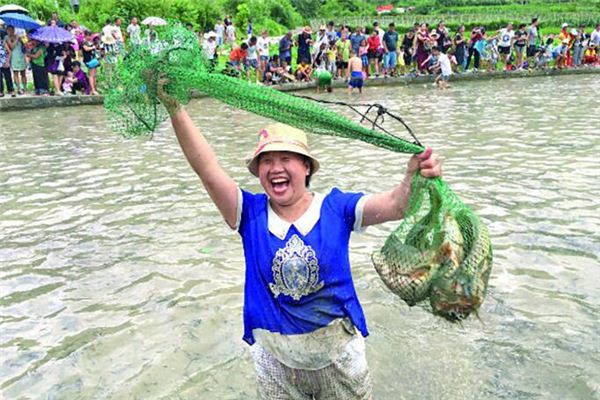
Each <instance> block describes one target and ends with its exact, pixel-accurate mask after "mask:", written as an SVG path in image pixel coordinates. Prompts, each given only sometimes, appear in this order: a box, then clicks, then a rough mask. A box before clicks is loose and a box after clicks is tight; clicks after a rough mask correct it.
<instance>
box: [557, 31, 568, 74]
mask: <svg viewBox="0 0 600 400" xmlns="http://www.w3.org/2000/svg"><path fill="white" fill-rule="evenodd" d="M558 40H560V42H561V46H562V42H563V41H565V40H567V41H568V42H569V43H570V42H571V35H570V34H569V24H567V23H566V22H565V23H563V24H562V28H561V30H560V33H559V34H558ZM561 48H562V47H561ZM565 57H566V59H565V63H566V64H565V65H564V66H565V67H566V66H570V65H571V49H569V48H567V53H566V54H565Z"/></svg>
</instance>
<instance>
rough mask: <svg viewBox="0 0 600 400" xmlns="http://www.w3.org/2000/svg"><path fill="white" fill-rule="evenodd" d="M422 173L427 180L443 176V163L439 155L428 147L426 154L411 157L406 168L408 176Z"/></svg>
mask: <svg viewBox="0 0 600 400" xmlns="http://www.w3.org/2000/svg"><path fill="white" fill-rule="evenodd" d="M419 170H420V171H421V175H423V176H424V177H425V178H435V177H436V176H442V162H441V161H440V159H439V158H438V156H437V154H435V153H434V152H433V150H432V149H431V147H427V148H426V149H425V151H424V152H422V153H419V154H415V155H413V156H412V157H411V159H410V161H409V162H408V166H407V168H406V173H407V174H408V175H414V173H415V172H417V171H419Z"/></svg>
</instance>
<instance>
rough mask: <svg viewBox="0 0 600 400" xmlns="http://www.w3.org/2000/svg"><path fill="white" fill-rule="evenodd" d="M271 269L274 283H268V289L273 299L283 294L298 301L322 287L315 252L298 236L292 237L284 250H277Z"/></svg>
mask: <svg viewBox="0 0 600 400" xmlns="http://www.w3.org/2000/svg"><path fill="white" fill-rule="evenodd" d="M271 269H272V271H273V280H275V283H269V287H270V288H271V291H272V292H273V294H274V295H275V297H277V296H279V294H285V295H288V296H291V297H292V298H293V299H294V300H300V298H301V297H302V296H306V295H308V294H311V293H314V292H316V291H318V290H319V289H321V288H322V287H323V285H324V283H323V281H321V282H318V281H319V261H318V260H317V256H316V255H315V251H314V250H313V249H312V248H311V247H310V246H307V245H305V244H304V242H303V241H302V239H300V238H299V237H298V235H293V236H292V237H291V238H290V240H288V242H287V243H286V244H285V247H284V248H282V249H279V250H277V253H275V257H274V258H273V267H272V268H271ZM317 282H318V283H317Z"/></svg>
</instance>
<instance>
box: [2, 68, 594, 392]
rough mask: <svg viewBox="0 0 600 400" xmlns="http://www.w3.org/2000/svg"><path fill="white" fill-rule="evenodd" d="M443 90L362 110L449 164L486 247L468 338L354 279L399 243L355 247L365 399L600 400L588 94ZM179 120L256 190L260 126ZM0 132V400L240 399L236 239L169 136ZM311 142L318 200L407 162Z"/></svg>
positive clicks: (80, 112) (62, 129)
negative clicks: (366, 370) (489, 260)
mask: <svg viewBox="0 0 600 400" xmlns="http://www.w3.org/2000/svg"><path fill="white" fill-rule="evenodd" d="M453 86H454V87H453V88H452V89H451V90H450V91H448V92H446V93H440V92H438V91H437V90H434V89H433V88H432V87H431V86H427V87H423V86H409V87H388V88H367V90H366V92H365V94H364V95H363V97H362V100H363V101H380V102H383V103H385V104H386V105H388V106H389V107H390V108H391V109H393V110H395V111H398V112H399V113H400V114H401V115H403V116H404V117H405V118H406V120H407V121H408V122H409V123H410V124H411V126H412V127H413V128H414V130H415V131H416V132H418V133H419V138H420V139H421V141H423V142H424V143H426V144H428V145H430V146H432V147H434V148H435V149H437V151H438V152H439V153H440V155H441V156H442V157H443V158H444V159H445V165H444V167H445V179H446V180H447V181H448V182H449V184H450V186H451V187H452V188H453V189H454V190H455V191H456V192H457V193H459V195H460V196H461V198H462V199H463V200H464V201H465V202H466V203H468V204H470V205H472V206H473V208H474V209H475V210H476V211H477V212H478V213H479V215H480V216H481V217H482V218H483V219H484V220H485V222H486V223H487V224H488V226H489V228H490V231H491V234H492V236H493V243H494V252H495V259H494V267H493V274H492V277H491V281H490V293H489V295H488V297H487V299H486V301H485V303H484V305H483V307H482V309H481V311H480V313H479V316H480V318H481V320H478V319H476V318H471V319H469V320H468V321H466V322H464V323H463V324H462V325H450V324H449V323H447V322H445V321H443V320H441V319H439V318H437V317H433V316H432V315H430V314H428V313H427V312H426V311H425V310H424V309H422V308H419V307H415V308H412V309H409V308H408V307H407V306H406V305H404V304H403V303H401V301H400V300H399V299H398V298H397V297H395V296H394V295H392V294H391V293H390V292H389V291H388V290H387V289H386V288H385V287H384V286H383V284H382V283H381V281H380V280H379V278H378V277H377V275H376V273H375V271H374V269H373V267H372V266H371V263H370V257H369V256H370V253H371V251H373V250H374V249H376V248H378V247H379V246H381V245H382V243H383V240H384V238H385V237H386V235H387V234H388V233H389V232H390V230H391V229H392V228H393V227H394V226H395V225H394V224H393V223H392V224H386V225H382V226H377V227H371V228H369V229H368V230H367V233H366V234H363V235H357V236H354V237H353V240H352V243H351V252H352V257H351V261H352V264H353V274H354V277H355V280H356V285H357V290H358V294H359V297H360V299H361V301H362V303H363V306H364V309H365V313H366V316H367V320H368V322H369V328H370V332H371V335H370V336H369V338H368V340H367V352H368V353H367V357H368V360H369V363H370V366H371V369H372V372H373V376H374V379H375V391H374V395H375V398H376V399H440V398H444V399H549V398H553V399H566V398H568V399H590V398H600V383H599V382H600V367H599V366H600V352H599V351H598V350H599V345H598V343H599V337H600V323H599V317H600V313H599V311H600V263H599V256H600V213H598V209H599V205H600V203H599V200H598V198H599V196H600V189H599V187H600V186H599V184H598V180H599V178H600V173H599V172H598V161H597V155H598V154H599V153H600V137H599V136H598V134H599V133H600V122H599V120H598V117H597V111H598V105H599V103H600V101H599V100H598V97H597V94H598V93H600V79H598V77H596V76H594V75H589V76H573V77H556V78H539V79H515V80H502V81H489V82H470V83H467V82H465V83H455V84H454V85H453ZM322 96H324V97H325V96H326V95H322ZM325 98H329V99H330V98H332V97H331V96H330V97H325ZM333 98H338V99H342V100H345V99H348V97H347V95H346V94H345V92H343V91H342V90H339V91H336V92H335V93H334V94H333ZM353 101H358V96H354V97H353ZM188 109H189V111H190V112H191V114H193V116H194V120H195V122H196V123H197V125H198V126H199V127H200V128H201V129H202V130H203V131H204V132H205V133H206V135H207V136H208V138H209V140H210V141H211V143H213V144H214V146H215V148H216V151H217V153H218V155H219V157H220V160H221V161H222V164H223V166H224V167H225V169H226V170H227V171H228V172H229V173H231V174H232V176H234V177H235V178H236V180H237V181H238V182H239V184H240V185H242V186H243V187H245V188H248V189H251V190H258V189H259V187H258V186H257V180H256V179H255V178H253V177H252V176H251V175H250V174H249V173H248V172H247V171H246V170H245V168H244V163H243V160H244V158H245V157H246V156H247V155H248V154H249V153H250V152H251V151H252V149H253V145H254V140H255V137H256V135H255V132H257V131H258V129H259V128H260V127H261V126H263V124H264V123H265V120H264V119H261V118H258V117H255V116H252V115H249V114H246V113H243V112H239V111H234V110H231V109H229V108H227V107H223V106H222V105H220V104H218V103H215V102H213V101H211V100H207V99H205V100H199V101H195V102H194V103H193V104H191V105H190V106H189V108H188ZM232 116H233V117H232ZM2 121H3V122H2V128H1V133H0V243H1V245H0V274H1V275H0V276H1V279H0V352H1V358H0V365H1V368H0V397H3V398H7V399H13V398H14V399H42V398H43V399H75V398H78V399H79V398H81V399H103V398H111V399H112V398H115V399H136V398H138V399H172V398H181V399H188V398H198V399H209V398H210V399H252V398H254V397H255V386H254V371H253V366H252V364H251V361H250V357H249V352H248V346H247V345H246V344H245V343H244V342H242V340H241V336H242V316H241V314H242V289H243V256H242V248H241V244H240V240H239V238H238V237H237V235H236V234H235V233H232V232H231V231H230V230H229V229H228V228H227V227H226V225H225V224H224V223H223V222H222V220H221V218H220V217H219V215H218V213H217V211H216V209H215V207H214V206H213V205H212V204H211V203H210V201H209V200H208V198H207V195H206V194H205V192H204V191H203V189H202V187H201V184H200V182H199V180H198V179H197V178H196V177H195V175H194V174H193V172H192V171H191V169H190V168H189V167H188V166H187V164H186V162H185V160H184V158H183V156H182V154H181V151H180V149H179V148H178V145H177V143H176V140H175V139H174V135H173V134H172V132H171V128H170V126H169V125H168V124H164V125H163V126H162V128H161V130H160V132H158V133H157V134H156V135H155V137H154V139H153V140H151V141H149V140H123V139H120V138H119V137H117V136H116V135H114V134H113V133H111V132H110V131H108V129H107V128H106V120H105V116H104V114H103V110H102V109H101V108H99V107H80V108H69V109H67V108H65V109H49V110H41V111H23V112H19V113H16V112H15V113H3V114H2ZM9 126H13V127H18V128H16V129H7V127H9ZM397 130H398V131H400V127H397ZM311 140H312V145H313V147H314V153H315V154H316V156H317V157H318V158H319V159H320V161H321V165H322V170H321V171H319V173H318V174H317V175H316V176H315V179H314V180H313V183H312V186H313V189H314V190H317V191H326V190H328V188H330V187H331V186H339V187H341V188H344V189H346V190H364V191H368V192H376V191H380V190H386V189H389V188H390V185H391V184H393V182H394V181H397V182H399V181H400V179H401V175H402V173H403V169H404V165H405V163H406V161H407V157H406V156H404V155H397V154H391V153H389V152H387V151H384V150H379V149H377V148H374V147H371V146H369V145H365V144H362V143H360V142H353V141H347V140H343V139H334V138H328V137H314V136H313V137H311Z"/></svg>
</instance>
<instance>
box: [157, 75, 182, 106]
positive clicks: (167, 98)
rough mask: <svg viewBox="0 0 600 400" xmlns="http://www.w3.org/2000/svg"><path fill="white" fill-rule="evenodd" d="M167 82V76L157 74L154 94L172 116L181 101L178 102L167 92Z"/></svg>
mask: <svg viewBox="0 0 600 400" xmlns="http://www.w3.org/2000/svg"><path fill="white" fill-rule="evenodd" d="M168 84H169V78H167V77H166V76H165V75H162V74H161V75H159V76H158V80H157V81H156V96H157V97H158V99H159V100H160V102H161V103H162V105H163V106H164V107H165V108H166V109H167V111H168V112H169V115H171V116H173V115H174V114H175V113H176V112H177V111H178V110H179V109H180V108H181V103H179V101H178V100H177V99H176V98H175V97H173V96H171V95H170V94H169V93H167V90H166V89H165V86H167V85H168Z"/></svg>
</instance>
